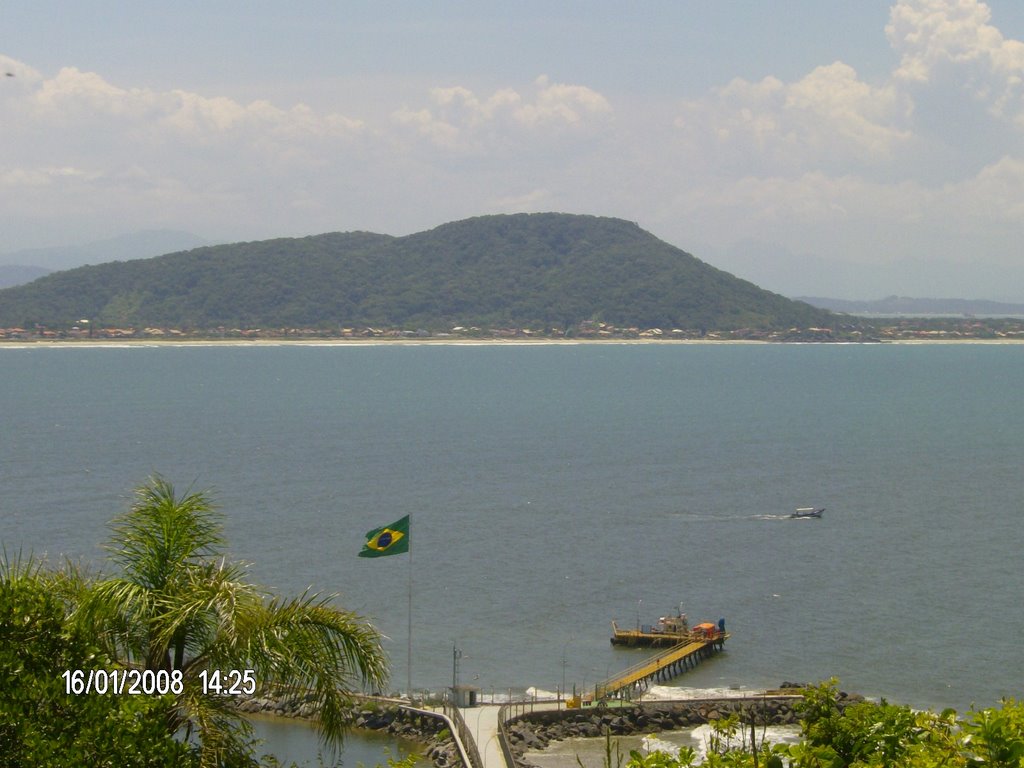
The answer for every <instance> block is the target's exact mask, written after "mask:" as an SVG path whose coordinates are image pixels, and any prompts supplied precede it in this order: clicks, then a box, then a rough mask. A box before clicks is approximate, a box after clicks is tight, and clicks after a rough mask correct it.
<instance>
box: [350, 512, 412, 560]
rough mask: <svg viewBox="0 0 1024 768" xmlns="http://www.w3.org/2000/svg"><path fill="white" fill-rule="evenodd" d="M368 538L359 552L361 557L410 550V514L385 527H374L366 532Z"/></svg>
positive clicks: (397, 553) (382, 555)
mask: <svg viewBox="0 0 1024 768" xmlns="http://www.w3.org/2000/svg"><path fill="white" fill-rule="evenodd" d="M366 539H367V541H366V543H365V544H364V545H363V549H362V550H361V551H360V552H359V556H360V557H385V556H387V555H400V554H402V553H403V552H408V551H409V516H408V515H406V516H405V517H403V518H402V519H401V520H398V521H397V522H394V523H392V524H391V525H385V526H384V527H383V528H374V529H373V530H372V531H369V532H368V533H367V534H366Z"/></svg>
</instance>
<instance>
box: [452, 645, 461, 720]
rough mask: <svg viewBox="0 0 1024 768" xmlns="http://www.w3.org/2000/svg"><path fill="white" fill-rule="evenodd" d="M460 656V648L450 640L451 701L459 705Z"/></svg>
mask: <svg viewBox="0 0 1024 768" xmlns="http://www.w3.org/2000/svg"><path fill="white" fill-rule="evenodd" d="M461 658H462V649H461V648H459V647H458V645H456V644H455V641H454V640H452V703H453V704H454V705H455V706H456V707H457V706H459V700H458V693H457V690H456V689H457V688H458V686H459V659H461Z"/></svg>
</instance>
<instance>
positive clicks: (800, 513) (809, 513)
mask: <svg viewBox="0 0 1024 768" xmlns="http://www.w3.org/2000/svg"><path fill="white" fill-rule="evenodd" d="M824 511H825V508H824V507H798V508H797V510H796V512H794V513H793V514H791V515H790V517H821V513H822V512H824Z"/></svg>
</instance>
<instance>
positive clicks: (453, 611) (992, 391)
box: [0, 344, 1024, 710]
mask: <svg viewBox="0 0 1024 768" xmlns="http://www.w3.org/2000/svg"><path fill="white" fill-rule="evenodd" d="M1022 381H1024V347H1020V346H1015V345H992V346H988V345H935V346H932V345H927V346H920V345H918V346H824V345H823V346H816V345H808V346H803V345H801V346H781V345H780V346H758V345H737V346H733V345H728V346H726V345H723V346H711V345H708V346H701V345H693V346H674V345H673V346H657V345H611V344H609V345H589V346H582V345H581V346H537V347H528V346H515V347H512V346H508V347H503V346H445V347H436V346H435V347H418V346H363V347H345V346H324V347H314V346H301V347H300V346H278V347H274V346H262V347H130V348H127V347H94V346H83V347H73V348H38V347H34V348H17V347H14V348H12V347H4V348H0V397H2V398H3V403H4V406H3V411H2V414H3V415H2V417H0V418H2V425H3V437H2V439H0V466H2V467H3V475H2V478H3V494H2V496H0V542H2V544H3V546H5V547H6V548H7V551H8V552H11V551H12V550H13V551H17V550H18V549H22V550H23V551H26V552H28V551H32V552H35V553H37V554H40V553H48V554H49V555H50V556H51V557H53V558H57V557H59V556H63V555H67V556H70V557H73V558H84V559H94V560H99V559H100V558H101V557H102V550H101V548H100V545H101V544H102V542H103V541H104V540H105V538H106V536H107V530H106V523H107V521H108V520H109V519H110V518H111V517H112V516H114V515H115V514H117V513H119V512H121V511H123V510H124V509H125V508H126V505H127V504H128V499H129V497H130V494H131V490H132V488H133V487H135V486H137V485H138V484H140V483H142V482H143V481H145V479H146V478H147V476H149V475H150V474H151V473H153V472H159V473H161V474H163V475H164V476H166V477H167V478H169V479H170V480H172V482H174V483H175V484H176V485H178V486H179V487H180V488H182V489H184V488H187V487H188V486H190V485H194V486H195V487H197V488H209V489H212V490H213V491H214V493H215V496H216V498H217V500H218V501H219V503H220V505H221V507H222V509H223V511H224V513H225V515H226V524H227V535H228V540H229V543H230V549H231V555H232V556H233V557H236V558H239V559H242V560H245V561H248V562H251V563H252V566H251V569H250V574H251V577H252V578H253V579H254V580H255V581H257V582H259V583H262V584H266V585H269V586H272V587H273V588H275V589H276V590H278V591H281V592H285V593H294V592H297V591H301V590H303V589H305V588H306V587H307V586H310V585H312V586H313V587H314V589H318V590H322V591H327V592H339V593H341V597H340V602H341V604H342V605H344V606H346V607H349V608H352V609H354V610H357V611H359V612H361V613H363V614H364V615H366V616H369V617H371V618H372V619H373V620H374V622H375V623H376V624H377V626H378V627H379V628H380V629H381V630H382V631H383V632H384V633H385V635H386V636H387V638H388V640H387V642H386V645H387V649H388V651H389V652H390V653H391V655H392V658H393V662H394V665H393V666H394V674H393V687H394V688H395V689H398V688H404V687H405V681H406V678H407V666H406V643H407V631H406V623H407V611H408V590H409V581H410V576H411V580H412V584H413V588H412V594H413V603H412V618H413V638H412V639H413V666H412V674H411V677H412V682H413V687H414V688H428V689H440V688H442V687H444V686H446V685H450V684H451V681H452V673H453V669H452V658H453V652H452V651H453V646H458V647H459V648H460V649H461V650H462V657H461V661H460V669H459V674H460V682H462V683H470V684H474V685H476V686H478V687H479V688H481V689H482V690H483V691H484V692H485V693H487V694H488V695H490V694H492V693H493V694H494V695H497V694H498V693H500V692H507V691H508V690H509V689H516V690H522V689H525V688H526V687H528V686H536V687H538V688H541V689H545V690H549V691H554V690H556V689H557V688H560V687H562V685H563V682H564V685H565V687H566V688H568V689H570V690H571V689H572V687H573V686H576V687H577V688H584V687H592V686H593V684H594V683H595V682H597V681H598V680H599V679H602V678H604V677H606V676H608V675H609V674H611V673H613V672H615V671H616V670H618V669H620V668H623V667H626V666H628V665H630V664H632V663H633V662H635V661H636V660H637V659H638V656H637V655H636V652H630V651H623V650H617V649H613V648H611V647H610V645H609V643H608V635H609V632H610V626H609V622H610V621H611V619H613V618H614V619H617V620H618V621H619V622H620V623H625V624H633V623H635V622H636V621H637V620H640V621H642V622H643V623H649V622H651V621H652V620H654V619H656V618H657V617H658V616H659V615H662V614H666V613H670V612H671V611H673V610H674V609H675V608H676V606H677V604H678V603H679V602H680V601H682V602H683V603H684V608H685V609H686V610H687V612H688V613H689V614H690V616H691V618H692V619H695V620H705V619H710V620H713V621H717V619H718V618H719V617H725V619H726V623H727V626H728V629H729V630H730V631H731V632H732V633H733V637H732V639H731V640H730V641H729V644H728V646H727V651H726V653H724V654H722V655H719V656H717V657H716V658H714V659H713V660H711V661H708V662H705V663H704V664H702V665H701V666H700V667H698V668H697V669H696V670H693V671H691V672H688V673H687V674H686V675H685V676H684V677H682V678H680V679H679V680H678V681H677V682H676V685H678V686H683V687H688V688H744V689H756V688H759V687H764V686H774V685H777V684H779V683H780V682H782V681H784V680H794V681H809V680H818V679H822V678H825V677H828V676H831V675H836V676H838V677H840V679H841V682H842V684H843V687H844V688H846V689H848V690H853V691H858V692H861V693H864V694H866V695H871V696H885V697H887V698H889V699H890V700H893V701H897V702H901V703H909V704H914V705H917V706H925V707H936V708H941V707H944V706H953V707H956V708H958V709H961V710H962V709H966V708H967V707H969V706H970V705H971V704H972V703H977V704H978V705H979V706H988V705H993V704H996V703H997V702H998V700H999V698H1000V697H1002V696H1020V695H1021V683H1022V680H1021V675H1022V672H1021V670H1024V645H1022V644H1021V642H1020V638H1021V636H1022V630H1024V616H1022V613H1021V610H1020V607H1019V593H1020V584H1021V576H1020V565H1019V563H1020V560H1019V557H1020V551H1021V540H1022V534H1021V520H1020V518H1021V512H1022V483H1021V480H1020V477H1021V468H1022V465H1024V398H1022V397H1021V396H1020V391H1019V390H1020V383H1021V382H1022ZM811 505H815V506H825V507H827V508H828V510H827V512H826V513H825V516H824V518H823V519H822V520H788V519H785V516H786V515H787V514H788V513H789V512H791V511H792V510H793V509H794V508H796V507H801V506H811ZM405 514H411V516H412V534H411V536H412V538H411V541H412V556H411V557H408V556H400V557H394V558H385V559H377V560H366V559H362V558H358V557H356V553H357V552H358V551H359V549H360V547H361V546H362V543H363V536H364V534H365V532H366V531H368V530H370V529H371V528H375V527H377V526H379V525H383V524H386V523H389V522H391V521H393V520H396V519H397V518H399V517H401V516H403V515H405Z"/></svg>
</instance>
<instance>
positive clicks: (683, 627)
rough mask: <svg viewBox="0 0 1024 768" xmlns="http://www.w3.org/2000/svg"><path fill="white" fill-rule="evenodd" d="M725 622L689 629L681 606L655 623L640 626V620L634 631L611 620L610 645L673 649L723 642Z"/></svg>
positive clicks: (704, 624) (720, 621) (723, 620)
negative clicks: (673, 647) (694, 643)
mask: <svg viewBox="0 0 1024 768" xmlns="http://www.w3.org/2000/svg"><path fill="white" fill-rule="evenodd" d="M727 636H728V635H726V632H725V619H719V620H718V625H717V626H716V625H714V624H711V623H703V624H698V625H697V626H695V627H690V625H689V622H688V621H687V618H686V614H685V613H683V609H682V605H680V606H679V613H678V614H676V615H675V616H662V617H661V618H659V619H658V621H657V623H655V624H640V621H639V617H638V619H637V625H636V628H635V629H623V628H622V627H620V626H619V625H618V623H617V622H615V621H612V637H611V642H612V645H625V646H630V647H640V648H649V647H656V646H672V645H679V644H680V643H687V642H694V641H697V640H724V639H725V638H726V637H727Z"/></svg>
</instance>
